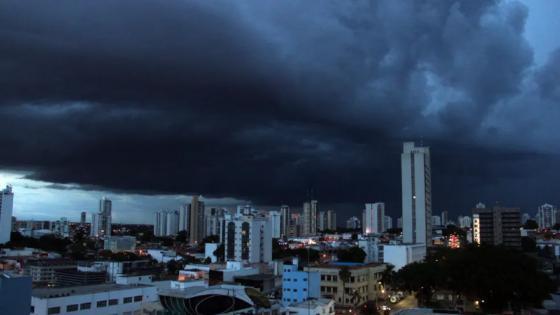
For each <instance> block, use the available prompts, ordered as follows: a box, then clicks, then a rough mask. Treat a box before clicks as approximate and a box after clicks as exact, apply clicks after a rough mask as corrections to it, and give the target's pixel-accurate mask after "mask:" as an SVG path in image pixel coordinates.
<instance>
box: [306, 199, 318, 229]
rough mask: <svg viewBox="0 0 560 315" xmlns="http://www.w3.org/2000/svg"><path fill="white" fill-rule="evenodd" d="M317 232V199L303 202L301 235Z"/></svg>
mask: <svg viewBox="0 0 560 315" xmlns="http://www.w3.org/2000/svg"><path fill="white" fill-rule="evenodd" d="M315 234H317V200H311V202H304V203H303V235H306V236H309V235H315Z"/></svg>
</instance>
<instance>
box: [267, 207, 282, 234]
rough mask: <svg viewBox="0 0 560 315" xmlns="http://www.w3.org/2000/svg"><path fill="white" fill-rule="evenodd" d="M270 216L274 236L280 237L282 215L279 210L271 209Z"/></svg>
mask: <svg viewBox="0 0 560 315" xmlns="http://www.w3.org/2000/svg"><path fill="white" fill-rule="evenodd" d="M268 216H269V218H270V226H271V229H272V238H280V234H281V231H280V228H281V221H282V219H281V217H280V212H278V211H270V212H268Z"/></svg>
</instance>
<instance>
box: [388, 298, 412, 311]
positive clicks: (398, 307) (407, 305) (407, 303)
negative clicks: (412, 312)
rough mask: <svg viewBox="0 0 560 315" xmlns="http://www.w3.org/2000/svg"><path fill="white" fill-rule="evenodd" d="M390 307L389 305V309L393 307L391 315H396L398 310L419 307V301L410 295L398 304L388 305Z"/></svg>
mask: <svg viewBox="0 0 560 315" xmlns="http://www.w3.org/2000/svg"><path fill="white" fill-rule="evenodd" d="M388 305H389V307H391V314H394V313H395V312H396V311H398V310H402V309H405V308H414V307H418V301H417V300H416V298H415V297H414V295H412V294H411V295H408V296H407V297H405V298H404V299H402V300H401V301H400V302H399V303H397V304H388Z"/></svg>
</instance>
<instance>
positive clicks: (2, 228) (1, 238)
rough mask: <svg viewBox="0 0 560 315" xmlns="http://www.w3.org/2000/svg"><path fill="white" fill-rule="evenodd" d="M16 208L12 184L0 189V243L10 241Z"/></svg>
mask: <svg viewBox="0 0 560 315" xmlns="http://www.w3.org/2000/svg"><path fill="white" fill-rule="evenodd" d="M13 210H14V193H13V191H12V186H9V185H8V186H6V188H5V189H3V190H2V191H0V244H3V243H7V242H9V241H10V234H11V233H12V213H13Z"/></svg>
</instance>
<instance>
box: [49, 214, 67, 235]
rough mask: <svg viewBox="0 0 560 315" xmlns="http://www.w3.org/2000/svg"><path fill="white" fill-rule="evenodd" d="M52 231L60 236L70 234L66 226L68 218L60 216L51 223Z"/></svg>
mask: <svg viewBox="0 0 560 315" xmlns="http://www.w3.org/2000/svg"><path fill="white" fill-rule="evenodd" d="M52 227H53V233H54V234H56V235H59V236H62V237H68V236H70V230H69V226H68V218H60V220H57V221H55V222H54V224H53V226H52Z"/></svg>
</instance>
